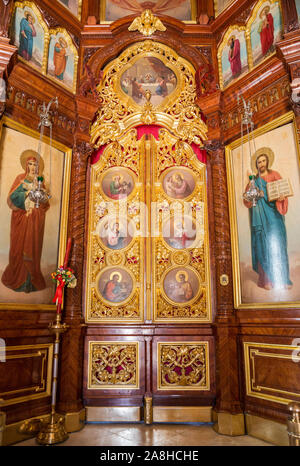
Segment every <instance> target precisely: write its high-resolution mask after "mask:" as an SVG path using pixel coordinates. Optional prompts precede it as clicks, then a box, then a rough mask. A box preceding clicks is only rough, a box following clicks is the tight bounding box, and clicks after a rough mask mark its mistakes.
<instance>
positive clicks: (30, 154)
mask: <svg viewBox="0 0 300 466" xmlns="http://www.w3.org/2000/svg"><path fill="white" fill-rule="evenodd" d="M28 159H35V160H36V161H37V162H38V163H39V175H40V176H41V175H42V174H43V171H44V160H43V158H42V157H41V156H39V154H38V153H37V152H36V151H35V150H32V149H27V150H24V151H23V152H22V154H21V155H20V162H21V165H22V168H23V170H24V172H26V171H27V160H28Z"/></svg>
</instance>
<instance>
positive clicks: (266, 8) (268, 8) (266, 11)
mask: <svg viewBox="0 0 300 466" xmlns="http://www.w3.org/2000/svg"><path fill="white" fill-rule="evenodd" d="M264 13H266V15H267V14H268V13H270V5H267V6H265V7H264V8H263V9H262V10H261V12H260V13H259V17H260V18H262V16H263V14H264Z"/></svg>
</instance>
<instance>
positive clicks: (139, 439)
mask: <svg viewBox="0 0 300 466" xmlns="http://www.w3.org/2000/svg"><path fill="white" fill-rule="evenodd" d="M16 445H22V446H26V445H30V446H32V445H37V443H36V440H35V439H34V438H32V439H29V440H25V441H23V442H20V443H18V444H16ZM60 445H63V446H64V445H66V446H71V445H76V446H81V445H86V446H151V445H152V446H161V447H163V446H224V445H228V446H271V444H269V443H266V442H263V441H262V440H258V439H255V438H253V437H250V436H248V435H243V436H239V437H229V436H225V435H219V434H217V433H216V432H215V431H214V430H213V429H212V426H211V425H182V424H167V425H166V424H153V425H150V426H147V425H145V424H87V425H86V426H85V427H84V429H83V430H81V431H80V432H74V433H72V434H70V435H69V438H68V439H67V440H66V441H65V442H64V443H62V444H60Z"/></svg>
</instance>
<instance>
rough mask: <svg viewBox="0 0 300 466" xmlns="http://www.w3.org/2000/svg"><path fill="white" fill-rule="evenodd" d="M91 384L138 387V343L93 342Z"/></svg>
mask: <svg viewBox="0 0 300 466" xmlns="http://www.w3.org/2000/svg"><path fill="white" fill-rule="evenodd" d="M90 353H91V354H90V358H91V374H90V380H91V385H90V387H89V388H101V387H103V386H105V387H107V386H126V387H127V388H128V386H131V387H137V381H138V375H137V360H138V346H137V343H133V344H130V343H129V344H124V343H114V342H113V343H110V342H107V343H93V344H92V347H91V349H90Z"/></svg>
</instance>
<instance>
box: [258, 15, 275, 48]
mask: <svg viewBox="0 0 300 466" xmlns="http://www.w3.org/2000/svg"><path fill="white" fill-rule="evenodd" d="M259 17H260V18H261V22H260V24H259V28H258V32H259V34H260V42H261V52H262V54H263V55H266V54H267V53H268V52H271V51H272V50H273V43H274V20H273V16H272V14H271V13H270V7H269V6H266V7H265V8H263V9H262V11H261V13H260V15H259Z"/></svg>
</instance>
